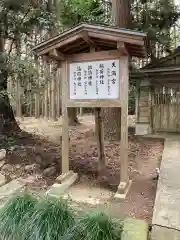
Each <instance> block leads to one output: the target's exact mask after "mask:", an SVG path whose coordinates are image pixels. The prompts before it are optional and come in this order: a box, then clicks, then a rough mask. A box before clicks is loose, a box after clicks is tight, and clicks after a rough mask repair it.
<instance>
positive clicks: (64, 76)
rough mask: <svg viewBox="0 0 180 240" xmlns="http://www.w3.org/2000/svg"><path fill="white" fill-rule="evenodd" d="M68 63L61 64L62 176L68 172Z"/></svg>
mask: <svg viewBox="0 0 180 240" xmlns="http://www.w3.org/2000/svg"><path fill="white" fill-rule="evenodd" d="M67 66H68V63H67V61H64V62H63V63H62V174H65V173H68V172H69V129H68V122H69V120H68V111H67V107H66V101H67V98H68V83H67V71H68V67H67Z"/></svg>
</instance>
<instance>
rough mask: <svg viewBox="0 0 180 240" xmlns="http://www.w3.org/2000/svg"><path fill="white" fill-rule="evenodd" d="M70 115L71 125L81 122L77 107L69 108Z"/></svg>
mask: <svg viewBox="0 0 180 240" xmlns="http://www.w3.org/2000/svg"><path fill="white" fill-rule="evenodd" d="M68 117H69V125H72V126H74V125H77V124H79V121H78V118H77V113H76V108H68Z"/></svg>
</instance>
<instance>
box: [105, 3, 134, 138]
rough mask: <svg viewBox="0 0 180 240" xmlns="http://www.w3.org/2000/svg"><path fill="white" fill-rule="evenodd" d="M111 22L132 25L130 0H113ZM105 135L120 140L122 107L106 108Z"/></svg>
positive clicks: (122, 25) (122, 26)
mask: <svg viewBox="0 0 180 240" xmlns="http://www.w3.org/2000/svg"><path fill="white" fill-rule="evenodd" d="M111 24H112V25H113V26H116V27H119V28H128V27H129V26H130V0H112V19H111ZM102 114H103V118H104V137H105V139H106V140H120V135H121V109H120V108H104V109H103V113H102Z"/></svg>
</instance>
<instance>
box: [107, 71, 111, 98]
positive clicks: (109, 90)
mask: <svg viewBox="0 0 180 240" xmlns="http://www.w3.org/2000/svg"><path fill="white" fill-rule="evenodd" d="M107 77H108V96H110V95H111V85H110V81H111V71H110V69H109V68H108V69H107Z"/></svg>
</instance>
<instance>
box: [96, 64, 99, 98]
mask: <svg viewBox="0 0 180 240" xmlns="http://www.w3.org/2000/svg"><path fill="white" fill-rule="evenodd" d="M98 79H99V70H98V69H96V95H98V93H99V89H98Z"/></svg>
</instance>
